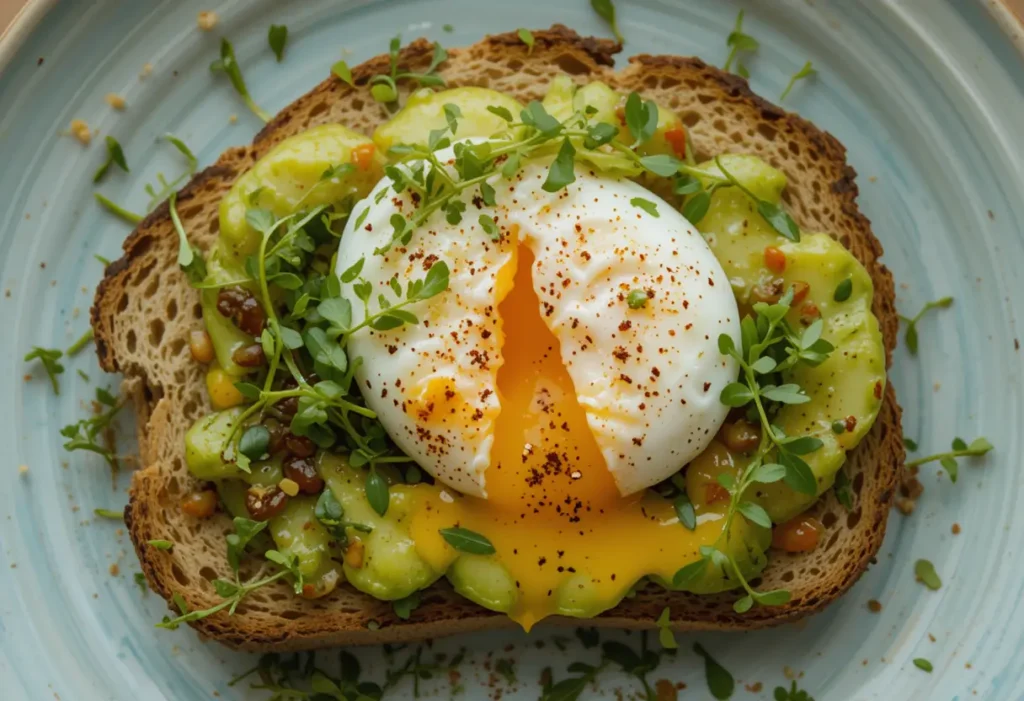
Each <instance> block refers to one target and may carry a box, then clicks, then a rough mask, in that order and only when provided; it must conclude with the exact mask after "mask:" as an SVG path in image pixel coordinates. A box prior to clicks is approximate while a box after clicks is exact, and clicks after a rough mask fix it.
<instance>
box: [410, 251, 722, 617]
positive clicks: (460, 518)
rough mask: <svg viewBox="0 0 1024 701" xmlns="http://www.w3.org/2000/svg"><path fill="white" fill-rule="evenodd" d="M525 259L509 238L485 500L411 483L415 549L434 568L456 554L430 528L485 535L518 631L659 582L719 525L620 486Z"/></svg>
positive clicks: (715, 518)
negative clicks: (690, 524)
mask: <svg viewBox="0 0 1024 701" xmlns="http://www.w3.org/2000/svg"><path fill="white" fill-rule="evenodd" d="M532 263H533V254H532V253H531V251H530V249H529V248H528V246H527V245H526V244H520V245H519V250H518V252H517V256H516V258H515V259H513V261H512V262H510V263H509V265H512V266H515V274H514V280H513V284H512V287H511V290H509V291H508V293H507V295H506V296H505V297H504V299H503V300H502V301H501V303H500V305H499V312H500V315H501V318H502V326H503V332H504V336H505V340H504V346H503V350H502V355H503V357H504V364H503V365H502V366H501V368H500V369H499V371H498V380H497V384H498V392H499V396H500V400H501V413H500V414H499V416H498V418H497V422H496V426H495V436H494V444H493V447H492V450H491V463H490V466H489V467H488V469H487V472H486V473H485V477H486V490H487V494H488V498H487V499H486V500H484V499H478V498H473V497H463V496H459V495H456V494H454V493H453V492H450V491H447V490H444V489H443V488H437V489H431V490H421V493H422V494H423V496H422V497H421V499H420V502H419V503H420V506H419V508H418V509H417V512H416V513H415V515H414V517H413V519H412V526H411V527H412V536H413V539H414V540H415V542H416V548H417V551H418V552H419V553H420V554H421V555H422V556H423V557H424V559H426V560H427V561H428V562H431V563H432V564H434V565H435V566H437V567H438V568H439V569H440V568H444V567H446V566H447V564H449V563H450V562H451V560H452V559H453V558H454V556H455V555H456V553H455V551H454V550H453V549H452V548H451V547H450V546H449V545H447V543H445V541H444V540H443V539H442V538H441V537H440V536H439V535H438V530H439V529H441V528H448V527H452V526H456V525H457V526H461V527H463V528H468V529H470V530H472V531H475V532H477V533H480V534H482V535H484V536H486V537H487V538H488V539H489V540H490V541H491V543H492V544H493V545H494V548H495V550H496V554H495V555H494V557H495V558H496V559H497V560H498V561H499V562H501V563H502V564H503V565H504V566H505V568H506V569H507V570H508V572H509V574H510V575H511V577H512V579H513V581H514V582H515V587H516V589H517V592H518V597H517V600H516V602H515V604H514V605H513V607H512V610H510V611H509V615H510V617H511V618H513V619H514V620H516V621H517V622H518V623H520V624H521V625H522V626H523V627H524V628H526V629H527V630H529V629H530V627H532V626H533V624H534V623H536V622H537V621H538V620H540V619H542V618H544V617H546V616H550V615H553V614H556V613H559V612H561V613H570V614H571V613H572V612H578V613H577V615H593V614H594V613H595V612H596V611H600V610H602V609H604V608H607V607H609V606H610V605H612V604H614V603H617V602H618V601H619V600H620V599H621V598H622V597H623V596H624V595H625V594H626V593H627V592H628V591H629V589H630V588H631V587H632V586H633V584H634V583H635V582H636V581H637V580H638V579H640V578H641V577H643V576H645V575H657V576H660V577H663V578H665V579H668V580H670V579H671V578H672V575H673V574H674V573H675V572H676V571H677V570H678V569H679V568H680V567H682V566H683V565H685V564H687V563H689V562H692V561H694V560H695V559H697V558H698V557H699V554H698V552H699V546H700V545H702V544H711V543H712V542H713V541H714V540H715V539H716V538H717V537H718V535H719V534H720V533H721V526H722V524H721V517H720V515H719V514H717V513H708V514H707V515H706V516H702V517H701V518H700V520H699V521H700V523H699V525H698V527H697V529H696V530H695V531H689V530H687V529H686V528H685V527H683V526H682V525H680V524H679V522H678V520H677V518H676V515H675V512H674V510H673V508H672V505H671V504H670V503H669V501H668V500H666V499H663V498H661V497H659V496H657V495H654V494H649V493H646V492H643V493H640V494H634V495H631V496H629V497H622V496H621V495H620V494H619V491H618V489H617V488H616V485H615V481H614V480H613V478H612V475H611V472H610V471H609V470H608V468H607V465H606V463H605V459H604V457H603V456H602V454H601V451H600V450H599V448H598V446H597V442H596V441H595V440H594V437H593V435H592V433H591V430H590V428H589V426H588V424H587V417H586V413H585V412H584V410H583V408H582V407H581V406H580V404H579V402H578V401H577V398H576V392H575V389H574V387H573V382H572V380H571V378H570V376H569V373H568V371H567V370H566V368H565V366H564V364H563V362H562V358H561V355H560V353H559V345H558V341H557V339H556V338H555V335H554V334H553V333H552V332H551V330H550V329H549V328H548V327H547V325H546V324H545V323H544V320H543V319H542V317H541V307H540V302H539V300H538V297H537V294H536V292H535V291H534V288H533V285H532V273H531V266H532ZM439 487H440V486H439ZM595 607H597V608H596V611H595V610H594V609H595Z"/></svg>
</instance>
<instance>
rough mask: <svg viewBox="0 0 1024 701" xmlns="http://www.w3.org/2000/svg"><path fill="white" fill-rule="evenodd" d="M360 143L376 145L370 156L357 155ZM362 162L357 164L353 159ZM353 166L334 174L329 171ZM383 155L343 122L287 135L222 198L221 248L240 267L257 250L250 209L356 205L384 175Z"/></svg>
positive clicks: (281, 212)
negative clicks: (248, 214)
mask: <svg viewBox="0 0 1024 701" xmlns="http://www.w3.org/2000/svg"><path fill="white" fill-rule="evenodd" d="M357 148H360V149H364V150H365V149H372V150H373V154H372V157H371V158H370V159H368V160H365V161H364V160H360V159H354V158H353V151H354V150H355V149H357ZM354 161H358V163H356V162H354ZM346 165H351V166H352V167H351V168H349V169H348V170H347V171H346V172H344V173H341V174H339V175H336V176H334V177H330V178H324V177H323V176H324V173H325V172H326V171H327V170H328V169H330V168H335V167H337V166H346ZM383 166H384V159H383V157H382V156H381V154H380V153H379V152H377V149H376V148H375V147H374V146H373V142H372V141H370V140H369V139H367V138H366V137H365V136H363V135H362V134H359V133H358V132H355V131H352V130H351V129H348V128H347V127H343V126H342V125H340V124H324V125H321V126H318V127H313V128H312V129H307V130H306V131H304V132H302V133H301V134H296V135H295V136H292V137H290V138H288V139H285V140H284V141H282V142H281V143H280V144H278V145H277V146H275V147H274V148H273V149H271V150H270V152H269V153H267V155H265V156H263V158H261V159H260V160H259V161H257V162H256V165H254V166H253V167H252V169H251V170H249V171H248V172H247V173H245V174H244V175H242V176H241V177H240V178H239V179H238V180H237V181H235V184H234V185H233V186H232V188H231V190H230V192H228V194H227V195H226V196H225V197H224V199H223V200H221V203H220V250H221V253H222V254H223V257H224V260H225V261H234V262H235V263H236V264H237V265H238V266H242V265H244V263H245V259H246V257H247V256H250V255H252V254H253V253H255V252H256V251H257V249H258V248H259V244H260V234H259V232H258V231H256V230H255V229H253V228H252V227H251V226H249V224H248V223H247V222H246V219H245V215H246V212H247V211H248V210H250V209H254V208H260V209H266V210H269V211H270V212H272V213H273V214H274V215H276V216H279V217H283V216H287V215H289V214H292V213H294V212H295V211H297V210H299V209H301V208H311V207H316V206H319V205H338V204H343V203H344V202H346V201H348V202H349V203H350V205H351V204H354V203H355V202H356V201H357V200H359V199H362V198H363V197H365V196H366V195H367V194H368V193H369V192H370V190H372V189H373V186H374V185H376V184H377V182H378V181H379V180H380V178H381V176H382V175H383Z"/></svg>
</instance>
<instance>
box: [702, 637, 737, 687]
mask: <svg viewBox="0 0 1024 701" xmlns="http://www.w3.org/2000/svg"><path fill="white" fill-rule="evenodd" d="M693 651H694V652H696V653H697V654H698V655H700V656H701V657H703V658H704V677H705V679H706V680H707V683H708V691H710V692H711V695H712V696H714V697H715V698H716V699H727V698H729V697H731V696H732V694H733V691H735V689H736V682H735V680H733V677H732V675H731V674H729V670H727V669H726V668H725V667H723V666H722V665H720V664H718V662H717V661H716V660H715V658H713V657H712V656H711V653H709V652H708V651H707V650H705V649H704V648H703V647H702V646H701V644H700V643H694V644H693Z"/></svg>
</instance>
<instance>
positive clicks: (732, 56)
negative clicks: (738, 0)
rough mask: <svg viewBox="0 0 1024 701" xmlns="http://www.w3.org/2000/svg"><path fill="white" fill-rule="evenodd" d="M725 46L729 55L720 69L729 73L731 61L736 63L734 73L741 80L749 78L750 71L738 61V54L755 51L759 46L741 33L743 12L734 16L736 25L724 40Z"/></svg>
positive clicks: (747, 35)
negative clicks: (741, 78)
mask: <svg viewBox="0 0 1024 701" xmlns="http://www.w3.org/2000/svg"><path fill="white" fill-rule="evenodd" d="M725 44H726V46H728V47H729V55H728V56H727V57H726V59H725V65H724V66H722V68H724V69H725V70H727V71H730V70H732V63H733V61H736V73H737V74H739V75H740V76H741V77H743V78H749V77H750V71H749V70H747V67H746V66H745V65H743V63H742V62H741V61H740V60H739V54H740V52H741V51H746V52H753V51H757V49H758V47H759V46H760V45H761V44H760V42H758V40H757V39H755V38H754V37H752V36H750V35H749V34H744V33H743V10H740V11H739V14H737V15H736V25H735V26H734V27H733V30H732V32H730V33H729V36H728V37H727V38H726V40H725Z"/></svg>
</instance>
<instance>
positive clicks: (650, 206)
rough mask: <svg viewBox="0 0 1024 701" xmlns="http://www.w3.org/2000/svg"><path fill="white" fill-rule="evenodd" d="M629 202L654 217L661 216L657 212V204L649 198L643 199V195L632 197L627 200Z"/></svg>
mask: <svg viewBox="0 0 1024 701" xmlns="http://www.w3.org/2000/svg"><path fill="white" fill-rule="evenodd" d="M629 203H630V204H631V205H633V206H634V207H639V208H640V209H642V210H644V211H645V212H647V213H648V214H650V215H651V216H652V217H654V218H655V219H657V218H659V217H660V216H661V215H660V214H658V205H657V204H655V203H654V202H651V201H650V200H645V199H644V198H643V197H634V198H633V199H631V200H630V201H629Z"/></svg>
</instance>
